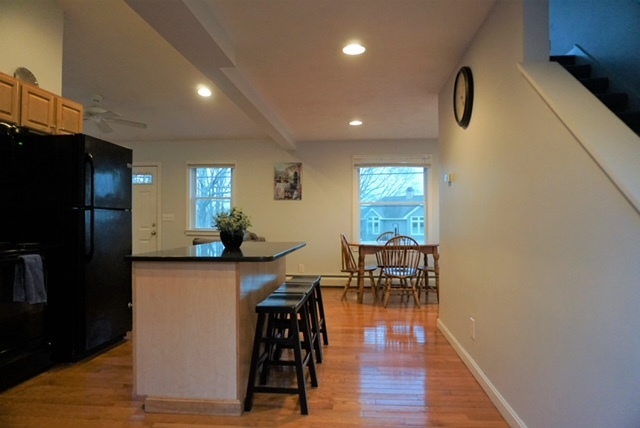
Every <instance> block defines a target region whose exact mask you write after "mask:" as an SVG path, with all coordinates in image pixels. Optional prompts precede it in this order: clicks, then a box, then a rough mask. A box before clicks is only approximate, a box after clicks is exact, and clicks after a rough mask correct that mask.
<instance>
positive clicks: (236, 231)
mask: <svg viewBox="0 0 640 428" xmlns="http://www.w3.org/2000/svg"><path fill="white" fill-rule="evenodd" d="M213 226H214V227H215V228H216V229H218V231H219V232H220V241H222V244H223V245H224V246H225V248H227V249H229V250H234V249H238V248H240V245H242V241H243V239H244V233H245V232H246V230H247V229H248V228H249V227H251V219H250V218H249V216H248V215H246V214H245V213H244V212H243V211H242V208H238V207H232V208H231V210H230V211H220V212H219V213H218V214H216V215H215V216H213Z"/></svg>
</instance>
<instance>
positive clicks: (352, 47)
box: [342, 43, 366, 55]
mask: <svg viewBox="0 0 640 428" xmlns="http://www.w3.org/2000/svg"><path fill="white" fill-rule="evenodd" d="M365 50H366V49H365V47H364V46H362V45H361V44H360V43H351V44H349V45H347V46H345V47H344V48H342V52H344V53H346V54H347V55H360V54H361V53H364V51H365Z"/></svg>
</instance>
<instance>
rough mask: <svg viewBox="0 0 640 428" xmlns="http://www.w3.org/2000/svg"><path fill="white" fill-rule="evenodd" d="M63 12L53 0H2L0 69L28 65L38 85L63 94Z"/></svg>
mask: <svg viewBox="0 0 640 428" xmlns="http://www.w3.org/2000/svg"><path fill="white" fill-rule="evenodd" d="M63 26H64V14H63V12H62V9H61V8H60V7H59V6H58V5H57V3H56V2H55V1H53V0H32V1H28V2H27V1H0V41H2V55H0V72H2V73H4V74H8V75H10V76H13V73H14V71H15V70H16V68H18V67H26V68H28V69H29V70H30V71H31V72H32V73H33V74H34V75H35V76H36V78H37V79H38V83H39V86H40V87H41V88H43V89H46V90H47V91H50V92H53V93H54V94H58V95H61V94H62V38H63Z"/></svg>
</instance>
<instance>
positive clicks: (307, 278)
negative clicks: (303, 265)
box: [287, 275, 329, 346]
mask: <svg viewBox="0 0 640 428" xmlns="http://www.w3.org/2000/svg"><path fill="white" fill-rule="evenodd" d="M321 281H322V276H320V275H294V276H292V277H291V279H288V280H287V284H309V283H310V284H313V293H314V295H315V297H316V304H317V305H318V329H319V331H320V333H321V334H322V341H323V343H324V344H325V346H326V345H329V332H328V330H327V318H326V317H325V315H324V301H323V300H322V286H321V284H320V282H321Z"/></svg>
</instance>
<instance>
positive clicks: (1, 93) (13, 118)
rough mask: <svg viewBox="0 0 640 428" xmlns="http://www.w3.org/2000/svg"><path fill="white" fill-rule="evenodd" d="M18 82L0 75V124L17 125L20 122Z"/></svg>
mask: <svg viewBox="0 0 640 428" xmlns="http://www.w3.org/2000/svg"><path fill="white" fill-rule="evenodd" d="M18 88H19V85H18V80H17V79H14V78H13V77H10V76H7V75H6V74H2V73H0V122H7V123H11V124H14V125H17V124H18V122H19V120H20V102H19V100H20V92H19V89H18Z"/></svg>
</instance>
